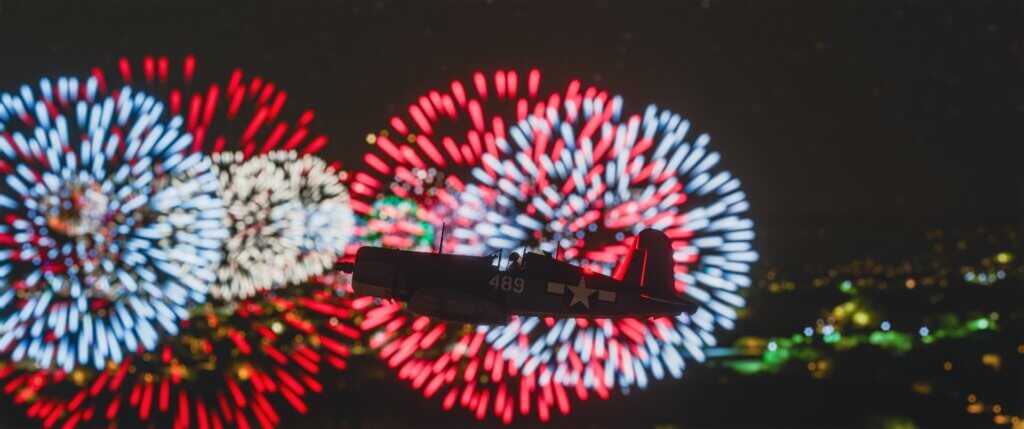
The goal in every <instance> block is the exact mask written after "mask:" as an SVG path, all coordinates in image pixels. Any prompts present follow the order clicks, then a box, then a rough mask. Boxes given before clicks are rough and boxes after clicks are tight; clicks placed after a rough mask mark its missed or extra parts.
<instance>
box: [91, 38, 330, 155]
mask: <svg viewBox="0 0 1024 429" xmlns="http://www.w3.org/2000/svg"><path fill="white" fill-rule="evenodd" d="M199 75H201V70H200V68H199V67H198V65H197V62H196V59H195V57H193V56H191V55H189V56H186V57H185V59H184V60H183V61H181V62H180V63H177V62H174V61H172V60H169V59H168V58H167V57H165V56H160V57H152V56H147V57H144V58H143V59H142V61H132V60H129V59H128V58H121V59H119V60H118V62H117V66H116V70H114V71H110V69H109V68H101V67H95V68H93V70H92V76H93V77H94V78H96V81H97V86H98V87H99V88H100V89H101V90H104V89H105V88H106V87H107V86H108V85H113V86H112V87H117V86H120V85H131V86H133V87H136V88H143V89H145V90H146V91H148V92H149V93H151V94H153V95H156V96H158V97H161V99H163V100H166V101H167V106H168V108H169V109H170V111H171V113H172V114H174V115H181V116H182V118H184V128H185V129H186V130H188V131H189V132H190V133H192V134H193V136H194V139H193V141H192V146H191V149H192V150H193V151H195V152H200V151H201V152H205V153H217V152H223V151H240V152H241V153H242V155H243V158H246V159H247V158H249V157H252V156H254V155H257V154H261V153H267V152H270V151H275V150H281V151H297V152H299V153H300V154H302V155H306V154H312V153H316V152H318V151H319V150H320V149H322V148H323V147H324V146H326V145H327V136H325V135H322V134H321V135H316V134H314V133H313V132H311V131H310V125H311V124H312V122H313V119H314V118H315V116H316V114H315V112H314V111H313V110H312V109H307V110H304V111H302V113H301V114H299V116H298V119H296V120H289V119H288V114H287V113H288V107H287V106H286V102H287V100H288V93H287V92H286V91H284V90H282V89H281V88H279V87H277V86H276V85H275V84H274V83H273V82H271V81H269V80H266V79H264V78H262V77H260V76H251V77H249V76H247V75H246V73H244V72H243V71H242V70H241V69H235V70H234V71H232V72H231V74H230V76H229V77H228V79H226V80H214V81H212V83H203V84H199V83H197V82H199V81H202V82H211V81H210V80H209V79H205V80H200V79H197V76H198V77H201V76H199Z"/></svg>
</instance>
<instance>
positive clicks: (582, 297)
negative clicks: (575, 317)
mask: <svg viewBox="0 0 1024 429" xmlns="http://www.w3.org/2000/svg"><path fill="white" fill-rule="evenodd" d="M565 287H567V288H569V291H570V292H572V301H571V302H569V306H570V307H572V306H573V305H576V303H577V302H578V303H581V304H583V306H584V307H586V308H587V309H588V310H589V309H590V295H593V294H595V293H597V289H588V288H587V283H586V280H584V278H583V277H580V284H579V285H578V286H570V285H565Z"/></svg>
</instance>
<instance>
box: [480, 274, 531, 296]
mask: <svg viewBox="0 0 1024 429" xmlns="http://www.w3.org/2000/svg"><path fill="white" fill-rule="evenodd" d="M488 284H490V285H491V286H494V290H502V291H505V292H510V291H511V292H515V293H523V289H525V288H526V280H523V278H522V277H512V276H508V275H501V274H495V275H494V277H491V281H490V282H488Z"/></svg>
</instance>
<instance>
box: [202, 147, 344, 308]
mask: <svg viewBox="0 0 1024 429" xmlns="http://www.w3.org/2000/svg"><path fill="white" fill-rule="evenodd" d="M243 159H244V156H243V155H242V154H240V153H233V152H225V153H219V154H215V155H214V160H215V161H216V165H217V171H218V174H219V177H220V184H221V196H222V198H223V200H224V202H225V206H226V207H227V211H228V216H229V224H230V230H231V238H230V239H229V240H228V241H227V244H226V246H225V255H226V257H225V261H224V263H223V264H222V265H221V267H220V268H219V270H218V280H219V281H218V282H217V283H216V284H215V285H214V286H213V287H212V291H211V292H212V294H213V296H214V297H216V298H219V299H225V300H228V299H234V298H248V297H251V296H253V295H254V294H256V293H257V292H258V291H262V290H266V289H271V288H279V287H284V286H287V285H292V284H297V283H300V282H303V281H305V280H306V279H308V278H310V277H313V276H317V275H320V274H322V273H323V272H324V271H325V270H327V269H330V268H331V267H332V266H333V264H334V261H335V260H336V259H337V258H338V257H339V256H341V255H342V253H343V252H344V251H345V246H346V245H347V244H348V241H349V239H350V237H351V234H352V232H351V231H352V226H353V222H354V221H353V217H352V209H351V207H350V206H349V198H348V192H347V191H346V190H345V187H344V186H342V184H341V182H340V180H339V178H338V173H337V172H336V171H335V170H334V168H333V167H330V166H328V165H327V164H326V163H324V162H323V161H322V160H320V159H319V158H317V157H315V156H312V155H304V156H301V157H299V156H298V155H297V154H296V153H295V152H270V153H268V154H262V155H259V156H256V157H253V158H252V159H249V160H248V161H245V162H242V160H243Z"/></svg>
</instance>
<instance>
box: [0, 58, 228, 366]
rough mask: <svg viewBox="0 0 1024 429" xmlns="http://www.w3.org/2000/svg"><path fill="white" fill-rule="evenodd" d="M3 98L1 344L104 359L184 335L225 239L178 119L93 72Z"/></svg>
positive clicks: (59, 358) (202, 169) (21, 353)
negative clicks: (106, 89)
mask: <svg viewBox="0 0 1024 429" xmlns="http://www.w3.org/2000/svg"><path fill="white" fill-rule="evenodd" d="M0 104H2V107H0V132H2V134H0V171H2V172H3V176H4V180H3V183H2V184H0V213H2V217H3V219H4V223H3V224H2V225H0V320H2V325H0V350H10V351H11V356H12V358H13V359H14V360H15V361H20V360H23V359H26V358H28V359H31V360H33V361H34V362H36V363H37V364H39V365H41V366H43V367H49V366H51V365H54V366H59V367H61V368H63V369H65V370H70V369H71V368H73V367H74V366H75V365H77V364H85V363H88V362H90V361H91V362H92V363H93V364H94V365H95V366H96V367H97V368H102V367H103V365H105V363H106V361H107V359H112V360H113V361H115V362H116V361H121V360H122V358H123V356H124V355H125V354H126V353H134V352H135V351H136V350H137V349H145V350H151V349H153V348H154V347H155V346H156V342H157V340H158V338H159V336H160V335H161V333H162V332H164V333H170V334H175V333H176V332H177V331H178V324H179V323H180V322H181V321H182V320H184V319H187V317H188V313H187V308H188V307H190V306H192V305H194V304H195V303H201V302H203V301H205V298H206V293H207V285H208V284H209V282H211V281H212V280H214V278H215V274H214V271H213V269H214V267H215V266H216V264H217V263H219V261H220V258H221V253H220V241H221V240H222V239H223V238H224V237H226V230H225V229H224V227H223V225H222V218H223V215H224V208H223V205H222V204H221V201H220V199H219V198H217V196H216V190H217V182H216V177H215V176H214V175H213V174H212V173H211V171H210V162H209V160H208V159H207V158H205V157H204V156H202V155H200V154H192V155H189V154H188V152H187V148H188V146H189V144H191V141H192V139H191V136H190V135H189V134H188V133H186V132H183V131H182V130H181V129H180V127H181V124H182V119H181V118H180V117H174V118H172V119H170V120H169V121H168V120H167V115H166V112H164V106H163V104H161V103H160V102H158V101H156V100H155V99H154V98H152V97H151V96H149V95H146V94H144V93H141V92H133V91H132V89H131V88H128V87H124V88H122V89H121V90H119V91H117V92H116V93H115V94H113V95H105V94H103V93H102V92H101V91H99V90H98V84H97V81H96V79H94V78H91V79H88V80H86V81H84V82H80V81H78V80H77V79H74V78H60V79H58V80H56V81H50V80H48V79H43V80H41V81H40V84H39V87H38V89H37V90H33V89H32V88H30V87H29V86H27V85H26V86H23V87H22V88H21V91H20V93H19V94H16V95H14V94H2V95H0Z"/></svg>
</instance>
